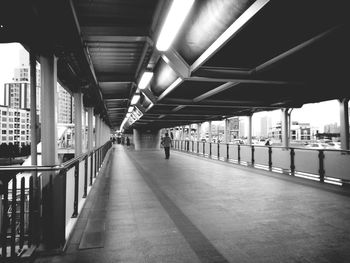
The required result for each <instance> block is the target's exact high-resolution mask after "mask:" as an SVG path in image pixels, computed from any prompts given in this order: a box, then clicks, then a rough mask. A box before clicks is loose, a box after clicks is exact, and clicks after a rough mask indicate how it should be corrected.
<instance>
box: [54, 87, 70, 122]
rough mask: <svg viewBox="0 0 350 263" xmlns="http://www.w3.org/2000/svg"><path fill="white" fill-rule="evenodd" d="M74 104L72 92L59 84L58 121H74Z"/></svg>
mask: <svg viewBox="0 0 350 263" xmlns="http://www.w3.org/2000/svg"><path fill="white" fill-rule="evenodd" d="M72 104H73V98H72V96H71V95H70V93H69V92H68V91H67V90H65V89H64V88H63V87H62V86H61V85H59V84H58V123H72V121H73V120H72V115H73V112H72V106H73V105H72Z"/></svg>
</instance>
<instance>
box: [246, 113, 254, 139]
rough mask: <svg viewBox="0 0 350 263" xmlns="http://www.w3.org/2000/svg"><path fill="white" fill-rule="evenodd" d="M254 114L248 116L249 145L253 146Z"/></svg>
mask: <svg viewBox="0 0 350 263" xmlns="http://www.w3.org/2000/svg"><path fill="white" fill-rule="evenodd" d="M252 122H253V114H252V115H249V116H248V139H247V144H249V145H251V144H252V130H253V125H252Z"/></svg>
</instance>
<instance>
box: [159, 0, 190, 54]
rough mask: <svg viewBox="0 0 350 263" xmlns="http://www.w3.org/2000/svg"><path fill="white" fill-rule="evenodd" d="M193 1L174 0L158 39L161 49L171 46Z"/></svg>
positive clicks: (164, 49)
mask: <svg viewBox="0 0 350 263" xmlns="http://www.w3.org/2000/svg"><path fill="white" fill-rule="evenodd" d="M193 3H194V0H173V3H172V4H171V7H170V10H169V13H168V15H167V18H166V19H165V23H164V25H163V27H162V30H161V31H160V34H159V38H158V40H157V45H156V47H157V49H158V50H159V51H166V50H167V49H168V48H169V47H170V45H171V43H172V42H173V40H174V39H175V36H176V35H177V33H178V32H179V29H180V27H181V25H182V23H183V22H184V21H185V18H186V16H187V14H188V13H189V11H190V9H191V7H192V5H193Z"/></svg>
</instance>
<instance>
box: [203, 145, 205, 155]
mask: <svg viewBox="0 0 350 263" xmlns="http://www.w3.org/2000/svg"><path fill="white" fill-rule="evenodd" d="M203 156H205V142H203Z"/></svg>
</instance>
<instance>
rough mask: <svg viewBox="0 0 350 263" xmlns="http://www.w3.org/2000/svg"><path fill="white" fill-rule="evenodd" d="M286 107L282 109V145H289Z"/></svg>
mask: <svg viewBox="0 0 350 263" xmlns="http://www.w3.org/2000/svg"><path fill="white" fill-rule="evenodd" d="M288 130H289V128H288V108H285V109H282V146H283V147H286V148H287V147H289V138H288Z"/></svg>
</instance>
